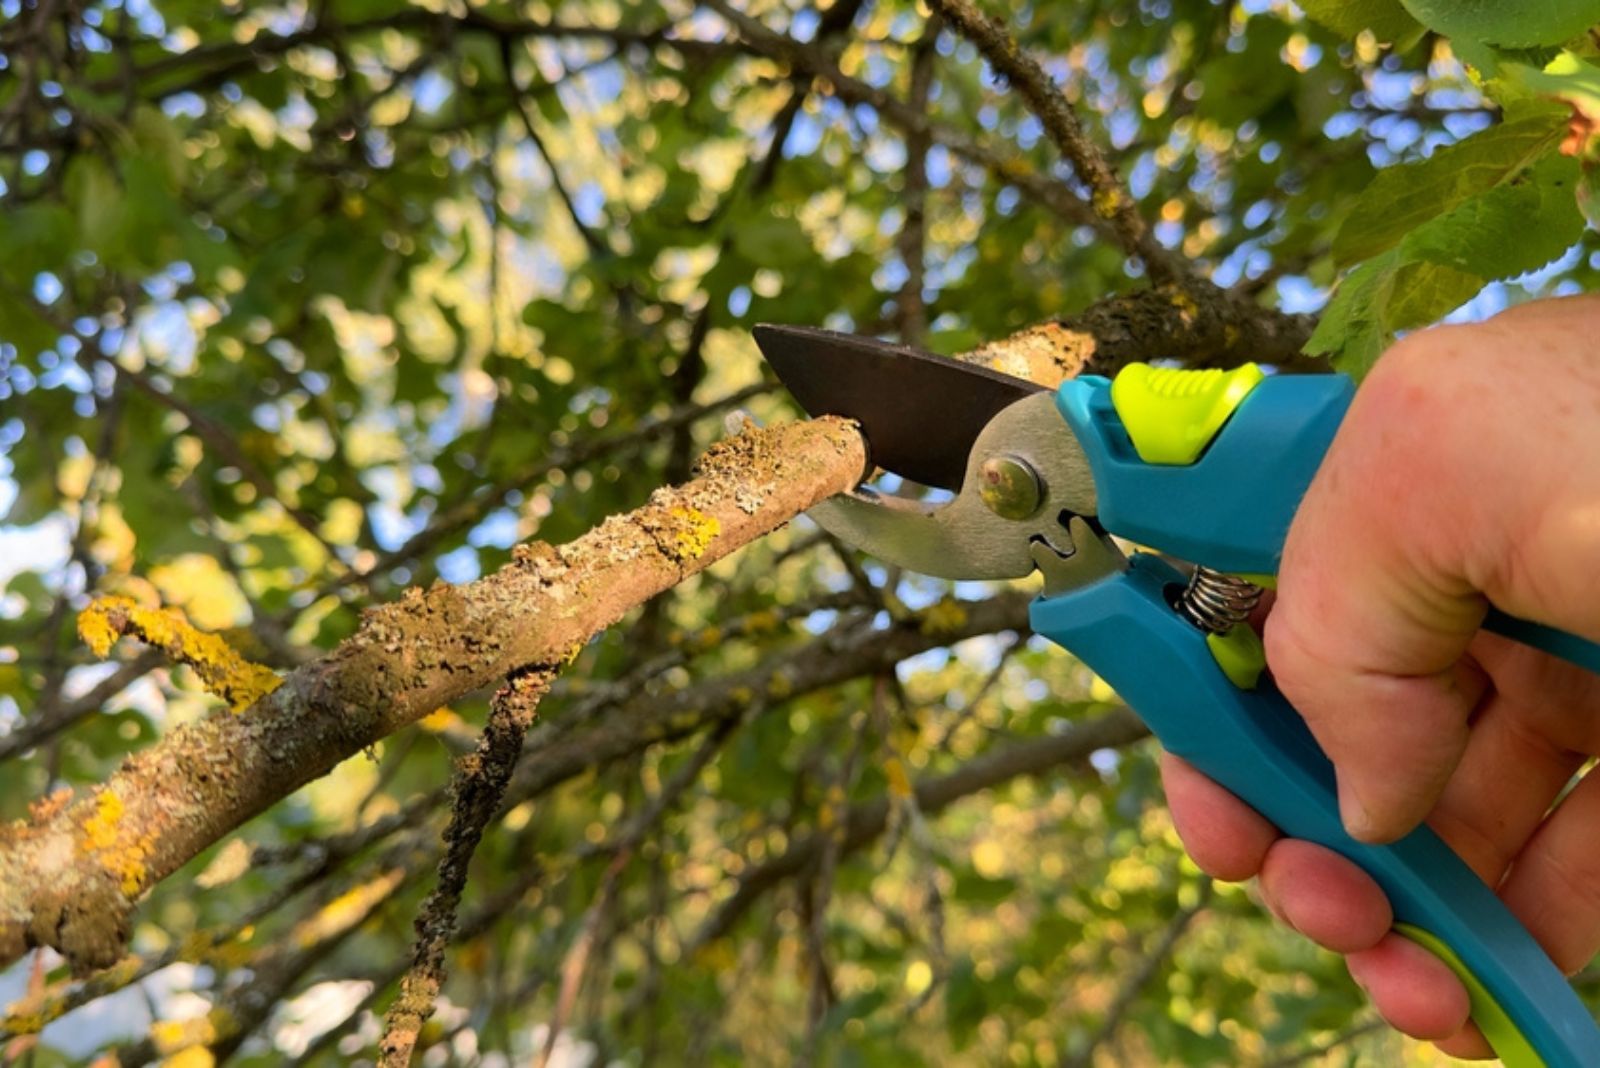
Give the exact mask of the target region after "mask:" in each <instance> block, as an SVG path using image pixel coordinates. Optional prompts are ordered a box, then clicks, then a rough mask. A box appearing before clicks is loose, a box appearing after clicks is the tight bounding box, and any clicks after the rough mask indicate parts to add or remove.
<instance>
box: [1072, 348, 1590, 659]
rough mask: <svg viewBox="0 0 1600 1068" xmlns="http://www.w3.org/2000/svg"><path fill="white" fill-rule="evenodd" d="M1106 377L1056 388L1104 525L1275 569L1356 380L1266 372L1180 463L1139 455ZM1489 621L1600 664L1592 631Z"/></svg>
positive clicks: (1538, 644)
mask: <svg viewBox="0 0 1600 1068" xmlns="http://www.w3.org/2000/svg"><path fill="white" fill-rule="evenodd" d="M1110 386H1111V383H1110V382H1109V381H1107V380H1106V379H1104V378H1100V377H1097V376H1084V377H1083V378H1078V379H1074V380H1073V381H1070V382H1067V383H1065V384H1063V385H1062V387H1061V389H1060V390H1059V391H1058V392H1057V394H1056V407H1057V408H1058V409H1059V410H1060V412H1061V415H1062V418H1063V419H1065V420H1066V422H1067V425H1068V426H1070V427H1071V428H1072V432H1073V433H1074V434H1075V435H1076V436H1077V438H1078V441H1079V443H1080V444H1081V445H1082V447H1083V451H1084V455H1085V456H1086V457H1087V459H1088V462H1089V468H1090V470H1091V471H1092V472H1093V474H1094V482H1095V492H1096V493H1097V495H1098V497H1099V504H1098V508H1099V520H1100V523H1101V524H1102V525H1103V526H1104V527H1105V528H1106V529H1107V530H1109V531H1110V532H1111V533H1113V534H1116V535H1118V536H1119V537H1124V538H1127V539H1129V540H1130V541H1134V542H1137V543H1138V544H1140V545H1146V546H1149V547H1150V548H1153V549H1160V550H1161V551H1162V552H1166V553H1171V554H1172V555H1174V556H1176V557H1178V558H1180V559H1183V560H1188V561H1190V562H1192V563H1196V564H1204V565H1206V566H1207V567H1211V568H1215V569H1216V570H1218V571H1227V572H1230V573H1233V574H1261V575H1272V574H1276V573H1277V571H1278V563H1279V561H1280V559H1281V557H1282V555H1283V542H1284V538H1285V537H1286V536H1287V535H1288V533H1289V522H1290V520H1292V519H1293V518H1294V513H1295V510H1296V509H1297V508H1299V506H1300V498H1301V497H1303V496H1305V491H1306V487H1307V486H1308V485H1310V484H1311V476H1312V475H1314V474H1316V470H1317V468H1318V466H1320V465H1321V463H1322V457H1323V455H1324V454H1325V453H1326V452H1327V451H1328V445H1329V443H1330V442H1332V441H1333V435H1334V432H1335V431H1336V430H1338V429H1339V424H1340V422H1342V421H1343V419H1344V414H1345V411H1346V409H1348V408H1349V406H1350V400H1351V398H1352V397H1353V396H1354V395H1355V386H1354V384H1353V383H1352V382H1351V381H1350V379H1349V378H1347V377H1345V376H1344V375H1283V376H1276V377H1271V378H1268V379H1266V380H1265V381H1263V382H1261V383H1260V384H1258V385H1257V386H1256V387H1255V388H1254V389H1253V390H1251V391H1250V393H1249V395H1248V396H1246V397H1245V398H1244V400H1243V401H1241V402H1240V403H1239V406H1238V407H1237V408H1236V409H1235V410H1234V412H1233V414H1232V416H1231V417H1230V418H1229V419H1228V420H1227V422H1226V423H1225V424H1224V425H1223V426H1222V429H1221V431H1220V432H1219V433H1218V434H1217V435H1216V437H1215V438H1214V439H1213V440H1212V441H1211V443H1210V445H1209V446H1208V447H1207V448H1206V450H1205V452H1204V453H1203V454H1201V456H1200V457H1199V459H1197V460H1195V461H1194V462H1193V463H1189V464H1173V465H1162V464H1148V463H1145V462H1144V461H1143V460H1141V459H1139V456H1138V454H1137V452H1136V451H1135V450H1134V447H1133V443H1132V441H1131V439H1130V438H1129V436H1128V432H1127V430H1126V429H1125V428H1124V426H1123V424H1122V420H1121V419H1120V418H1119V417H1118V415H1117V410H1116V408H1115V406H1114V405H1113V404H1112V401H1111V388H1110ZM1483 625H1484V628H1485V629H1487V630H1491V631H1494V632H1496V633H1498V634H1503V635H1505V636H1506V637H1509V638H1511V639H1513V640H1515V641H1518V642H1521V643H1523V644H1524V645H1530V646H1532V647H1533V648H1535V649H1540V650H1543V651H1544V652H1547V653H1550V654H1552V655H1554V656H1558V657H1560V658H1562V659H1563V660H1568V661H1570V662H1572V663H1574V664H1577V665H1579V666H1580V667H1584V668H1587V669H1589V670H1590V671H1593V672H1596V673H1600V645H1597V644H1596V643H1594V642H1592V641H1589V640H1588V639H1585V638H1580V637H1578V636H1577V635H1574V634H1569V633H1567V632H1566V631H1562V630H1557V629H1556V628H1554V627H1548V626H1545V625H1543V624H1540V623H1531V622H1528V621H1526V620H1521V619H1516V618H1514V617H1512V616H1508V615H1505V614H1504V613H1502V612H1499V611H1492V612H1490V613H1489V616H1488V618H1487V619H1485V620H1484V624H1483Z"/></svg>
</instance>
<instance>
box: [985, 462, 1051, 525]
mask: <svg viewBox="0 0 1600 1068" xmlns="http://www.w3.org/2000/svg"><path fill="white" fill-rule="evenodd" d="M978 472H979V474H980V475H981V476H982V478H983V483H982V486H981V488H980V489H979V491H978V495H979V496H980V497H982V498H983V503H984V504H986V505H988V506H989V511H991V512H993V513H994V514H995V515H997V516H999V517H1000V518H1002V519H1026V518H1028V517H1029V516H1030V515H1032V514H1033V513H1034V512H1037V511H1038V510H1039V503H1040V501H1041V500H1043V498H1044V487H1043V486H1041V485H1040V484H1039V476H1038V474H1037V473H1035V472H1034V470H1033V468H1032V467H1031V466H1030V465H1029V464H1028V461H1026V460H1024V459H1022V458H1021V457H1020V456H991V457H990V458H989V459H987V460H985V461H983V466H981V467H980V468H979V469H978Z"/></svg>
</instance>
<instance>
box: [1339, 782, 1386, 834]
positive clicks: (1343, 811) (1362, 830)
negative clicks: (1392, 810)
mask: <svg viewBox="0 0 1600 1068" xmlns="http://www.w3.org/2000/svg"><path fill="white" fill-rule="evenodd" d="M1339 818H1340V819H1341V820H1343V821H1344V829H1345V830H1346V831H1349V832H1350V837H1351V838H1354V839H1356V840H1357V841H1361V842H1369V841H1371V840H1372V837H1373V833H1374V831H1375V830H1376V829H1377V827H1376V824H1374V823H1373V822H1372V815H1371V813H1369V812H1368V811H1367V809H1366V806H1365V805H1363V804H1362V803H1361V799H1360V798H1358V797H1357V796H1356V794H1355V791H1354V790H1352V789H1350V788H1349V787H1344V788H1343V789H1341V790H1340V791H1339Z"/></svg>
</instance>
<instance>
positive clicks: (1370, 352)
mask: <svg viewBox="0 0 1600 1068" xmlns="http://www.w3.org/2000/svg"><path fill="white" fill-rule="evenodd" d="M1398 260H1399V254H1398V253H1396V252H1393V251H1390V252H1386V253H1384V254H1383V255H1382V256H1380V257H1378V258H1377V259H1374V260H1369V261H1368V262H1366V263H1363V264H1362V265H1361V266H1360V267H1357V268H1356V269H1355V270H1354V271H1352V272H1351V273H1350V274H1348V275H1346V276H1345V278H1344V280H1343V281H1342V282H1340V283H1339V288H1338V289H1336V290H1335V291H1334V294H1333V299H1332V300H1330V301H1329V302H1328V306H1327V308H1325V309H1324V310H1323V312H1322V318H1321V319H1320V320H1318V322H1317V329H1316V330H1315V332H1313V333H1312V335H1311V339H1310V340H1309V341H1307V342H1306V346H1305V352H1306V355H1308V356H1328V357H1330V358H1331V359H1332V361H1333V365H1334V366H1335V367H1336V368H1338V369H1339V370H1341V371H1343V372H1344V373H1345V374H1348V375H1350V376H1351V377H1353V378H1357V379H1360V378H1362V377H1364V376H1365V375H1366V373H1367V371H1369V370H1370V369H1371V368H1372V365H1373V364H1374V363H1375V362H1377V359H1378V357H1379V356H1381V355H1382V354H1383V350H1384V348H1385V347H1387V345H1388V344H1389V339H1390V337H1391V333H1390V331H1389V330H1388V328H1387V327H1386V326H1385V325H1384V308H1385V306H1386V305H1387V304H1388V302H1389V294H1390V293H1391V291H1392V290H1393V287H1394V276H1395V268H1396V265H1397V263H1398Z"/></svg>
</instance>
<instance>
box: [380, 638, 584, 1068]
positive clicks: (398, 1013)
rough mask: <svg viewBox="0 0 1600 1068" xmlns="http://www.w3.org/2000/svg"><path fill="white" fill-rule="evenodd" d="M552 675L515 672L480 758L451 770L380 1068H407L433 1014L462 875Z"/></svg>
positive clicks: (539, 670)
mask: <svg viewBox="0 0 1600 1068" xmlns="http://www.w3.org/2000/svg"><path fill="white" fill-rule="evenodd" d="M555 672H556V669H555V667H554V666H552V665H549V664H537V665H534V666H531V667H527V668H524V669H522V670H520V671H516V672H513V673H512V674H511V677H510V678H508V679H506V684H505V685H504V686H502V687H501V688H500V690H499V691H498V692H497V693H496V694H495V695H494V700H493V702H492V703H491V704H490V707H489V719H488V722H487V723H485V724H484V728H483V737H482V738H481V739H480V740H479V742H478V748H477V751H476V752H474V753H471V754H469V755H468V756H466V757H464V758H463V759H462V760H461V762H460V764H459V765H457V768H456V779H455V784H454V788H453V791H452V792H453V794H454V803H453V805H452V807H451V812H450V825H449V826H448V827H447V828H445V832H444V842H445V854H444V859H443V860H441V861H440V862H439V883H438V885H437V886H435V887H434V888H433V892H432V893H430V894H429V895H428V900H427V901H425V902H423V905H422V909H421V911H420V912H418V913H417V921H416V928H417V942H416V946H415V948H414V949H413V951H412V954H411V967H410V969H409V970H408V971H407V972H406V974H405V977H404V978H403V979H402V980H401V981H400V996H399V997H397V998H396V999H395V1001H394V1003H393V1004H392V1005H390V1006H389V1012H388V1016H387V1018H386V1020H385V1022H384V1033H383V1040H382V1042H381V1043H380V1044H379V1046H378V1049H379V1053H380V1056H381V1060H380V1062H379V1063H381V1064H382V1065H384V1068H405V1066H406V1065H408V1064H410V1063H411V1051H412V1049H413V1048H414V1047H415V1046H416V1044H417V1037H418V1036H419V1035H421V1034H422V1025H423V1024H425V1023H427V1022H428V1018H429V1017H430V1016H432V1015H433V1009H434V1001H435V999H436V998H437V997H438V996H439V988H440V987H442V986H443V985H444V977H445V965H444V951H445V947H446V946H448V945H449V944H450V942H451V941H452V939H454V937H455V929H456V908H457V906H459V905H460V903H461V891H462V890H464V889H466V885H467V869H468V867H469V866H470V865H471V863H472V854H473V853H475V852H477V849H478V842H479V841H481V840H482V838H483V830H484V828H485V827H487V826H488V824H489V821H490V820H491V819H493V818H494V814H495V812H496V811H497V810H498V809H499V807H500V802H501V799H502V798H503V797H504V796H505V792H506V783H508V782H510V781H511V771H512V769H513V768H515V767H516V764H517V756H518V755H519V754H520V753H521V752H522V740H523V738H524V737H525V736H526V735H527V733H528V728H529V727H530V726H532V724H533V720H534V717H535V716H536V715H537V714H538V708H539V700H540V698H542V697H543V696H544V694H545V691H546V690H548V689H549V688H550V682H551V680H552V679H554V678H555Z"/></svg>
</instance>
